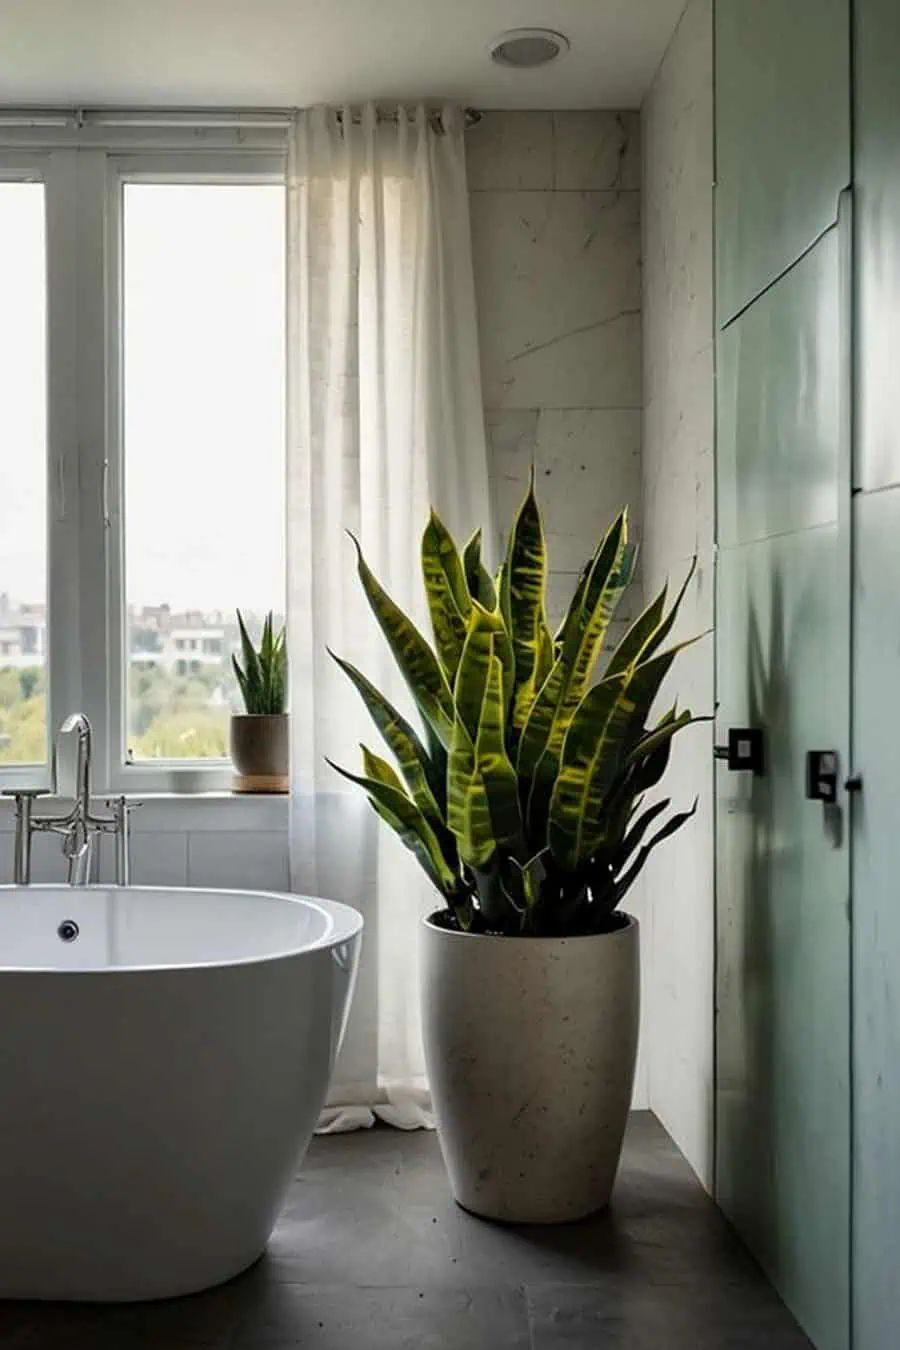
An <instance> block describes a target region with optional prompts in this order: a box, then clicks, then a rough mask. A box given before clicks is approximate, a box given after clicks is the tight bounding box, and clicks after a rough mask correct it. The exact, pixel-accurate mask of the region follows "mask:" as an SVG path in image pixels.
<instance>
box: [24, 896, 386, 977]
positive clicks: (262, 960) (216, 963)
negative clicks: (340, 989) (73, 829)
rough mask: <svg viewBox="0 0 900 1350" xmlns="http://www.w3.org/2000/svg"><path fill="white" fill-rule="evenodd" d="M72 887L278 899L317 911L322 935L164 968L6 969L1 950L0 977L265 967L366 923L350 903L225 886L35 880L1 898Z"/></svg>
mask: <svg viewBox="0 0 900 1350" xmlns="http://www.w3.org/2000/svg"><path fill="white" fill-rule="evenodd" d="M69 889H71V890H72V892H73V893H74V894H75V895H79V894H84V893H85V892H87V893H93V894H96V893H98V892H102V893H104V894H107V895H108V894H113V895H115V894H116V893H118V892H122V893H123V894H129V895H130V894H138V895H141V894H144V895H159V894H165V895H188V896H189V895H190V894H191V892H192V891H193V892H195V893H196V894H199V895H210V896H217V895H221V896H242V897H246V898H247V899H248V900H251V901H252V900H254V899H263V900H277V901H282V902H285V903H289V904H302V905H306V906H308V907H310V908H312V909H316V910H318V911H319V913H320V914H322V915H323V917H324V918H325V920H326V924H327V927H326V931H325V932H324V933H323V934H322V935H321V936H320V937H318V938H315V939H313V940H312V941H310V942H305V943H304V944H303V945H302V946H299V947H279V948H276V949H275V950H274V951H271V952H264V953H257V954H256V955H253V956H241V957H233V958H230V959H219V960H210V961H171V962H166V963H165V964H159V963H158V962H157V963H152V962H151V963H147V964H140V963H133V964H129V965H105V966H89V967H83V968H82V967H74V968H73V967H64V966H53V965H29V966H22V965H15V966H11V965H4V964H3V958H2V952H0V976H3V975H68V976H77V977H79V978H85V977H87V976H101V977H109V976H119V977H121V976H123V975H131V974H138V973H142V974H148V973H153V974H162V973H168V972H170V971H171V972H175V971H201V970H204V971H210V970H230V969H233V968H241V967H245V966H265V965H270V964H272V963H273V962H278V961H288V960H292V959H294V958H296V957H298V956H306V955H311V954H312V953H314V952H328V951H334V950H335V949H337V948H340V947H343V946H345V945H346V944H347V943H351V942H353V941H354V940H355V939H358V938H359V937H360V936H361V934H362V931H363V927H364V922H365V921H364V919H363V916H362V914H360V912H359V910H357V909H354V908H353V907H352V906H351V905H348V904H345V903H344V902H343V901H341V900H330V899H326V898H325V897H324V896H314V895H299V894H292V893H290V892H288V891H254V890H247V889H245V888H244V887H240V886H237V887H233V888H227V887H223V886H115V885H112V884H110V883H103V882H101V883H97V884H92V885H89V886H77V887H72V888H69V887H67V886H66V885H65V883H62V882H36V883H34V884H32V885H29V886H15V885H11V884H9V883H3V884H0V900H2V898H3V896H4V895H9V894H19V895H22V894H27V893H28V892H31V891H37V892H42V893H44V894H46V893H49V892H57V893H59V895H60V896H61V897H63V896H64V895H65V894H66V892H67V890H69Z"/></svg>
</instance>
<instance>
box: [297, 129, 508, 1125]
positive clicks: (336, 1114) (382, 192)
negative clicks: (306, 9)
mask: <svg viewBox="0 0 900 1350" xmlns="http://www.w3.org/2000/svg"><path fill="white" fill-rule="evenodd" d="M288 217H289V218H288V247H289V254H288V257H289V262H288V267H289V276H288V288H289V316H288V361H289V397H288V414H289V443H288V631H289V633H290V645H291V655H292V672H291V710H292V719H291V720H292V728H293V733H292V734H293V746H292V755H293V783H292V804H291V866H292V885H293V888H294V890H296V891H299V892H305V893H308V894H318V895H324V896H328V897H331V898H332V899H338V900H346V901H348V902H349V903H350V904H352V905H355V906H356V907H357V908H359V909H360V910H361V911H362V912H363V914H364V916H365V922H366V931H365V939H364V949H363V960H362V966H361V971H360V978H359V982H358V985H357V991H356V998H355V1004H354V1008H353V1012H352V1014H351V1020H350V1026H349V1028H348V1032H347V1038H346V1041H345V1044H344V1049H343V1051H342V1054H341V1057H340V1061H339V1064H338V1069H337V1073H336V1077H335V1082H334V1085H333V1090H332V1096H331V1099H330V1103H331V1109H330V1110H329V1111H328V1112H327V1113H326V1117H325V1118H324V1119H323V1122H322V1126H323V1127H324V1128H330V1129H350V1128H354V1127H357V1126H361V1125H368V1124H371V1123H372V1120H373V1112H375V1113H377V1114H378V1115H380V1116H381V1117H382V1118H383V1119H385V1120H388V1121H390V1122H391V1123H393V1124H396V1125H401V1126H405V1127H410V1128H411V1127H414V1126H416V1125H428V1124H430V1123H431V1122H430V1116H429V1111H428V1095H427V1085H426V1081H425V1074H424V1064H423V1059H422V1049H421V1041H420V1027H419V1009H418V972H417V964H418V961H417V952H418V924H419V919H420V917H421V916H422V915H423V914H425V913H427V912H428V911H429V909H430V908H433V907H434V906H435V900H436V897H435V896H434V895H433V893H432V892H431V890H430V887H429V885H428V883H427V882H426V881H425V879H424V878H423V877H422V875H421V873H420V872H419V870H418V867H417V865H416V863H415V862H414V860H413V859H412V857H411V855H410V854H408V853H407V851H406V850H405V849H404V848H403V846H402V845H401V844H400V843H399V841H397V840H396V839H394V838H393V837H392V835H391V834H390V832H389V831H388V830H387V828H386V827H385V826H383V825H382V824H381V823H380V822H379V821H378V820H377V819H376V817H375V816H374V813H373V812H372V811H371V808H370V807H369V806H368V804H367V803H366V801H365V800H364V799H363V797H362V794H361V793H360V792H359V791H356V790H354V789H353V788H352V786H351V785H350V784H348V783H346V782H345V781H344V780H342V779H340V778H339V777H338V775H337V774H336V773H335V772H334V771H333V770H332V769H331V768H330V767H329V766H328V765H327V764H326V763H325V759H324V756H325V755H328V756H329V757H331V758H333V759H336V760H337V761H338V762H340V763H342V764H343V765H345V766H347V767H350V768H352V769H353V770H354V771H359V763H360V752H359V745H358V743H359V741H361V740H364V741H365V742H366V743H367V744H369V745H370V746H371V747H372V748H373V749H377V750H378V752H379V753H381V752H382V747H381V745H380V744H379V736H378V732H377V731H376V730H375V728H374V727H373V726H372V725H371V723H370V722H369V720H368V717H367V715H366V713H365V710H364V709H362V708H361V705H360V703H359V698H358V695H357V694H356V692H355V690H353V688H352V687H351V686H350V685H349V683H348V681H347V679H346V677H345V676H344V675H343V674H342V673H341V671H340V670H339V669H338V668H337V667H336V666H335V665H334V663H333V662H332V661H331V660H330V659H329V657H328V655H327V652H326V648H327V647H330V648H332V649H333V650H334V651H336V652H338V653H339V654H340V655H342V656H344V657H346V658H347V659H349V660H350V661H352V662H353V663H354V664H355V665H357V666H359V667H360V668H361V669H362V670H364V671H365V673H366V674H367V675H368V676H369V678H370V679H372V680H374V681H375V683H376V684H378V685H379V687H380V688H381V689H382V690H383V691H384V692H385V693H386V694H387V695H388V696H389V697H390V698H391V699H392V700H393V701H395V702H396V703H397V704H398V705H399V706H400V707H401V708H402V710H403V711H404V712H406V714H407V715H409V711H410V702H409V699H408V697H407V695H406V693H405V690H404V689H403V687H402V685H401V686H400V687H398V681H397V677H396V675H395V674H394V672H393V670H392V667H391V662H390V659H389V656H388V654H387V651H386V648H385V644H384V642H383V639H382V638H381V635H380V632H379V630H378V628H377V626H376V624H375V621H374V619H373V618H372V617H371V615H370V614H369V612H368V609H367V607H366V605H365V601H364V600H363V599H362V597H361V592H360V587H359V583H358V580H357V577H356V569H355V554H354V549H353V545H352V543H351V542H350V540H349V539H348V537H347V534H346V531H347V530H350V531H352V532H353V534H354V535H356V536H357V537H358V539H359V541H360V544H361V546H362V549H363V551H364V553H365V556H366V558H367V560H368V562H369V564H370V566H371V567H372V568H373V570H374V571H375V573H376V575H377V576H378V577H379V579H380V580H381V582H382V584H383V585H384V586H385V587H386V588H387V590H388V591H389V592H390V593H391V594H392V595H393V596H394V598H395V599H396V600H397V602H398V603H399V604H401V605H402V606H403V607H404V608H405V609H406V611H407V613H409V614H411V616H412V617H413V618H414V620H415V621H416V622H417V623H418V624H419V626H420V627H422V628H423V629H424V628H426V620H425V616H424V612H423V611H424V600H423V597H422V594H421V589H420V583H419V565H418V555H419V540H420V536H421V532H422V529H423V528H424V525H425V521H426V518H427V513H428V508H429V506H430V505H434V506H435V508H436V509H437V510H438V512H439V514H440V515H441V517H442V518H443V520H444V521H445V523H446V524H447V525H448V526H449V527H450V528H451V529H452V530H454V531H455V532H456V533H457V534H458V535H459V536H463V535H467V534H468V533H469V532H470V531H471V530H472V529H473V528H474V527H475V526H476V525H479V524H480V525H483V526H484V527H486V529H485V534H486V536H487V537H490V532H491V528H492V527H491V512H490V508H489V502H488V477H487V457H486V452H485V443H484V422H483V413H482V404H481V387H480V379H479V368H478V343H477V331H476V320H475V295H474V286H473V279H472V261H471V247H470V234H469V215H468V196H467V190H466V179H465V159H464V147H463V118H462V113H461V111H460V110H459V109H457V108H447V109H445V110H444V111H443V113H442V115H441V117H440V118H439V119H434V118H433V117H432V116H431V115H430V114H429V113H428V112H427V111H426V109H424V108H423V107H419V108H416V109H415V110H414V111H406V110H404V109H402V108H400V109H396V110H392V111H391V113H390V116H389V117H388V116H386V115H384V114H382V115H381V116H379V114H378V113H376V110H375V108H374V107H372V106H367V107H365V108H363V109H362V110H361V111H359V110H357V111H354V110H352V109H349V108H346V109H343V110H341V112H340V113H338V112H336V111H335V110H328V109H323V108H316V109H313V110H311V111H307V112H301V113H298V114H297V115H296V118H295V121H294V124H293V127H292V135H291V146H290V156H289V182H288Z"/></svg>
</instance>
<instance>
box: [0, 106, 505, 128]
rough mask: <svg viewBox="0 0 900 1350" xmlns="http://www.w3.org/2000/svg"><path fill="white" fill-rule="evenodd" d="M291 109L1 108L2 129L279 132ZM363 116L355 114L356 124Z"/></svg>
mask: <svg viewBox="0 0 900 1350" xmlns="http://www.w3.org/2000/svg"><path fill="white" fill-rule="evenodd" d="M293 111H294V110H293V109H291V108H244V109H240V110H233V109H224V108H28V107H25V108H0V126H15V127H38V126H44V127H74V128H76V129H79V128H81V127H87V126H107V127H126V126H130V127H172V126H188V127H224V128H230V127H235V128H240V127H252V128H260V127H262V128H267V127H272V128H277V127H283V126H286V125H287V124H288V122H290V120H291V118H292V116H293ZM337 116H338V121H340V122H342V121H343V110H342V109H338V113H337ZM378 117H379V119H380V120H382V121H385V122H396V121H397V113H396V112H391V111H388V110H385V111H381V110H379V111H378ZM429 117H430V118H431V120H432V122H436V123H437V124H440V120H441V110H440V108H432V109H431V110H430V112H429ZM463 117H464V123H465V126H466V128H467V129H468V128H469V127H472V126H475V125H476V124H477V123H478V122H480V121H481V118H482V114H481V113H480V112H479V111H478V110H477V109H475V108H466V109H464V112H463ZM359 119H360V114H359V113H357V112H354V114H353V121H354V123H356V122H358V121H359Z"/></svg>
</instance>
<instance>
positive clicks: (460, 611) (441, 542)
mask: <svg viewBox="0 0 900 1350" xmlns="http://www.w3.org/2000/svg"><path fill="white" fill-rule="evenodd" d="M422 576H423V578H424V582H425V594H426V597H427V600H428V611H429V614H430V615H431V628H432V632H433V633H434V642H435V646H436V648H437V653H438V656H439V658H440V661H441V665H442V666H443V667H444V671H445V673H446V675H447V679H448V680H449V681H450V682H451V683H452V682H453V679H454V676H455V675H456V668H457V666H458V665H459V658H460V655H461V653H462V648H463V643H464V642H465V639H466V619H467V618H468V615H469V612H470V610H471V608H472V602H471V599H470V598H469V589H468V586H467V585H466V578H465V573H464V572H463V565H462V560H461V559H460V556H459V553H458V552H457V549H456V544H455V543H454V542H453V538H452V536H451V534H450V532H449V531H448V530H447V529H446V528H445V526H444V524H443V522H442V521H441V519H440V517H439V516H438V515H437V514H436V513H435V512H434V511H432V513H431V517H430V519H429V521H428V524H427V525H426V527H425V533H424V534H423V535H422Z"/></svg>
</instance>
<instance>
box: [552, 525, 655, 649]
mask: <svg viewBox="0 0 900 1350" xmlns="http://www.w3.org/2000/svg"><path fill="white" fill-rule="evenodd" d="M636 556H637V553H636V550H635V549H634V547H633V546H632V545H630V544H629V543H628V512H627V510H625V511H622V512H620V513H619V515H618V516H617V517H616V519H615V520H614V521H613V523H612V525H611V526H610V527H609V529H608V530H607V532H606V534H605V535H604V536H603V538H602V539H601V540H600V543H599V544H598V545H597V549H596V551H595V553H594V555H593V557H591V558H590V559H589V560H588V562H587V563H586V564H585V566H584V567H583V568H582V570H581V574H580V576H579V578H578V584H577V586H576V587H575V594H574V595H573V596H572V600H571V602H570V604H569V608H568V610H567V611H566V617H565V618H564V620H563V622H562V624H561V625H560V627H559V630H558V632H557V634H556V643H557V647H558V648H559V650H560V651H564V650H570V649H571V648H572V646H573V644H575V643H577V642H578V635H579V633H580V632H581V630H582V628H583V627H584V623H585V618H586V615H588V614H590V613H591V612H592V611H593V609H594V607H595V605H596V603H597V600H598V597H599V595H600V594H601V593H602V591H603V589H604V588H605V587H606V586H607V585H609V584H610V583H613V582H614V583H615V585H616V586H617V587H618V589H619V590H620V591H622V590H624V589H625V587H626V586H627V585H628V582H629V581H630V580H631V576H632V573H633V571H634V563H635V558H636Z"/></svg>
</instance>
